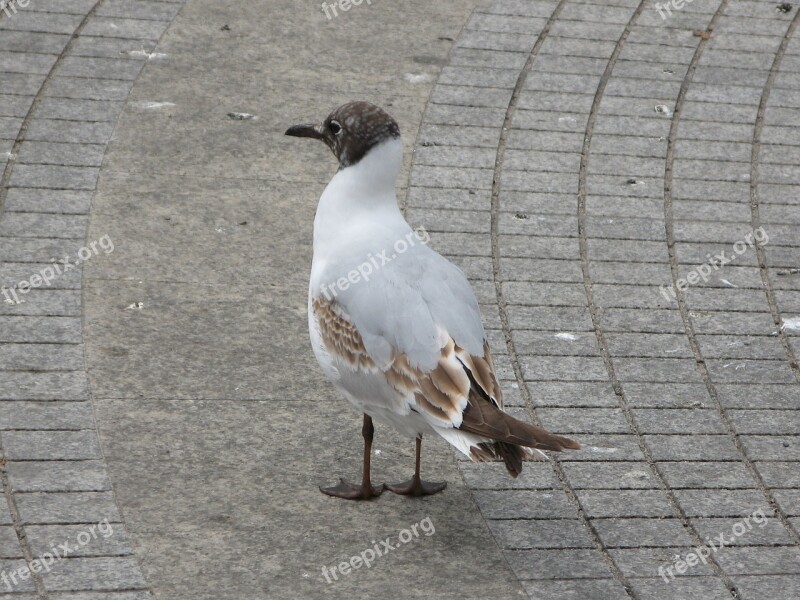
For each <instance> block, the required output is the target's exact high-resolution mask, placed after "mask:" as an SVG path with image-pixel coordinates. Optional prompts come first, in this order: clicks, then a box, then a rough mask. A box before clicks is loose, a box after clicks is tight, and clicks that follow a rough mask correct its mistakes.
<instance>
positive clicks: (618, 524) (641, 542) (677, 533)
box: [592, 518, 692, 548]
mask: <svg viewBox="0 0 800 600" xmlns="http://www.w3.org/2000/svg"><path fill="white" fill-rule="evenodd" d="M592 524H593V525H594V527H595V528H596V529H597V533H598V535H599V536H600V538H601V539H602V540H603V542H604V544H605V545H606V546H607V547H609V548H638V547H641V546H681V547H689V546H691V544H692V540H691V538H690V537H689V535H688V534H687V533H686V530H685V529H684V526H683V524H682V523H681V521H680V520H678V519H640V518H632V519H594V520H593V521H592Z"/></svg>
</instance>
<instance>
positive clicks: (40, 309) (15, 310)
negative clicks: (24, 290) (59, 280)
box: [0, 271, 81, 317]
mask: <svg viewBox="0 0 800 600" xmlns="http://www.w3.org/2000/svg"><path fill="white" fill-rule="evenodd" d="M26 275H29V273H28V272H27V271H26ZM9 296H11V295H10V294H9ZM19 302H20V303H19V304H17V303H16V301H15V300H14V299H13V297H10V299H9V298H5V295H4V297H3V301H2V302H0V315H23V316H72V317H74V316H80V306H81V299H80V293H79V292H78V291H76V290H58V289H34V290H31V291H30V292H29V293H28V294H27V295H26V296H25V297H24V298H20V299H19Z"/></svg>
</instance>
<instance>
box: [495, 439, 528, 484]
mask: <svg viewBox="0 0 800 600" xmlns="http://www.w3.org/2000/svg"><path fill="white" fill-rule="evenodd" d="M494 451H495V454H497V456H499V457H500V458H502V459H503V462H504V463H506V469H508V472H509V473H510V474H511V476H512V477H513V478H514V479H516V478H517V477H519V474H520V473H522V458H523V451H522V448H521V447H520V446H515V445H514V444H509V443H508V442H497V443H496V444H494Z"/></svg>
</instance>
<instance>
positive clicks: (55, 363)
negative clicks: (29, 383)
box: [0, 344, 84, 371]
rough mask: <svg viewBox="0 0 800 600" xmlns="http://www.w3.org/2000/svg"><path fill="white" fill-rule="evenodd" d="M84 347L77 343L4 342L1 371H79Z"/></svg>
mask: <svg viewBox="0 0 800 600" xmlns="http://www.w3.org/2000/svg"><path fill="white" fill-rule="evenodd" d="M83 366H84V358H83V349H82V348H81V347H79V346H77V345H75V344H66V345H57V344H4V345H3V354H2V356H0V371H77V370H80V369H82V368H83Z"/></svg>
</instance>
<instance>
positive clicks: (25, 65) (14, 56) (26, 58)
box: [0, 52, 56, 75]
mask: <svg viewBox="0 0 800 600" xmlns="http://www.w3.org/2000/svg"><path fill="white" fill-rule="evenodd" d="M55 62H56V57H55V56H53V55H52V54H38V53H32V52H31V53H26V52H6V53H4V54H3V56H2V57H0V70H2V71H3V72H5V73H35V74H39V75H47V73H49V72H50V69H51V68H52V67H53V65H54V64H55Z"/></svg>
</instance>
